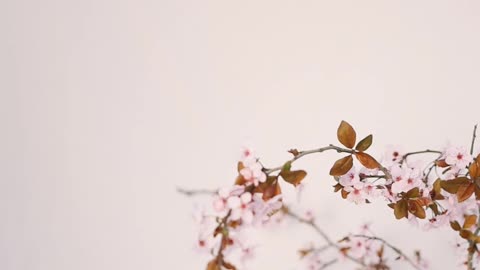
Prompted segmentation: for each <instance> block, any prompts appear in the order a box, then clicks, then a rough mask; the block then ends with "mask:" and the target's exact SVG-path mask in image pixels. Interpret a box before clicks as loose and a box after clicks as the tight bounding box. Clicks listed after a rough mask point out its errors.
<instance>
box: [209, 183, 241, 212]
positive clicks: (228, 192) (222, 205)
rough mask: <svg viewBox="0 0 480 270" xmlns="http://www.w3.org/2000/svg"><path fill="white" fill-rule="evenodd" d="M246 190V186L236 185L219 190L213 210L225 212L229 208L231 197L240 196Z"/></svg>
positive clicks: (214, 200)
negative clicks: (228, 201)
mask: <svg viewBox="0 0 480 270" xmlns="http://www.w3.org/2000/svg"><path fill="white" fill-rule="evenodd" d="M244 190H245V187H244V186H239V185H234V186H230V187H224V188H221V189H219V190H218V192H217V196H215V198H214V199H213V209H214V210H215V211H217V212H224V211H225V210H226V207H227V200H228V198H229V197H230V196H238V195H240V194H242V193H243V192H244Z"/></svg>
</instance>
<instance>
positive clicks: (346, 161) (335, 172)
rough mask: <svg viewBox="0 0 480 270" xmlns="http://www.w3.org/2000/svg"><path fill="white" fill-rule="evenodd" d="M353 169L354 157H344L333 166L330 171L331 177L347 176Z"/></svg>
mask: <svg viewBox="0 0 480 270" xmlns="http://www.w3.org/2000/svg"><path fill="white" fill-rule="evenodd" d="M352 167H353V158H352V155H349V156H346V157H343V158H341V159H339V160H337V161H335V164H333V166H332V168H331V169H330V175H332V176H341V175H344V174H346V173H347V172H348V171H349V170H350V169H351V168H352Z"/></svg>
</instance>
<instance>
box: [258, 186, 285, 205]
mask: <svg viewBox="0 0 480 270" xmlns="http://www.w3.org/2000/svg"><path fill="white" fill-rule="evenodd" d="M279 194H282V190H281V189H280V185H279V184H278V182H275V183H273V184H270V185H268V186H267V187H266V188H265V190H264V192H263V195H262V199H263V200H264V201H268V200H270V199H271V198H273V197H275V196H277V195H279Z"/></svg>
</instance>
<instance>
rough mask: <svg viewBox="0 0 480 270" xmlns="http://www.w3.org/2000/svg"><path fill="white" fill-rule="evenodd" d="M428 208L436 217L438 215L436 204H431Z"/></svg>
mask: <svg viewBox="0 0 480 270" xmlns="http://www.w3.org/2000/svg"><path fill="white" fill-rule="evenodd" d="M428 207H429V208H430V209H432V211H433V213H434V214H435V215H436V216H438V215H440V211H438V205H437V204H436V203H431V204H430V205H428Z"/></svg>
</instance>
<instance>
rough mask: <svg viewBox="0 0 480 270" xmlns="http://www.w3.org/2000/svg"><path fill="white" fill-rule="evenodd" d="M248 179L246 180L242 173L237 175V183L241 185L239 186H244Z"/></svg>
mask: <svg viewBox="0 0 480 270" xmlns="http://www.w3.org/2000/svg"><path fill="white" fill-rule="evenodd" d="M246 182H247V181H246V180H245V178H243V176H242V175H241V174H239V175H238V176H237V178H236V179H235V185H239V186H242V185H244V184H245V183H246Z"/></svg>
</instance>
